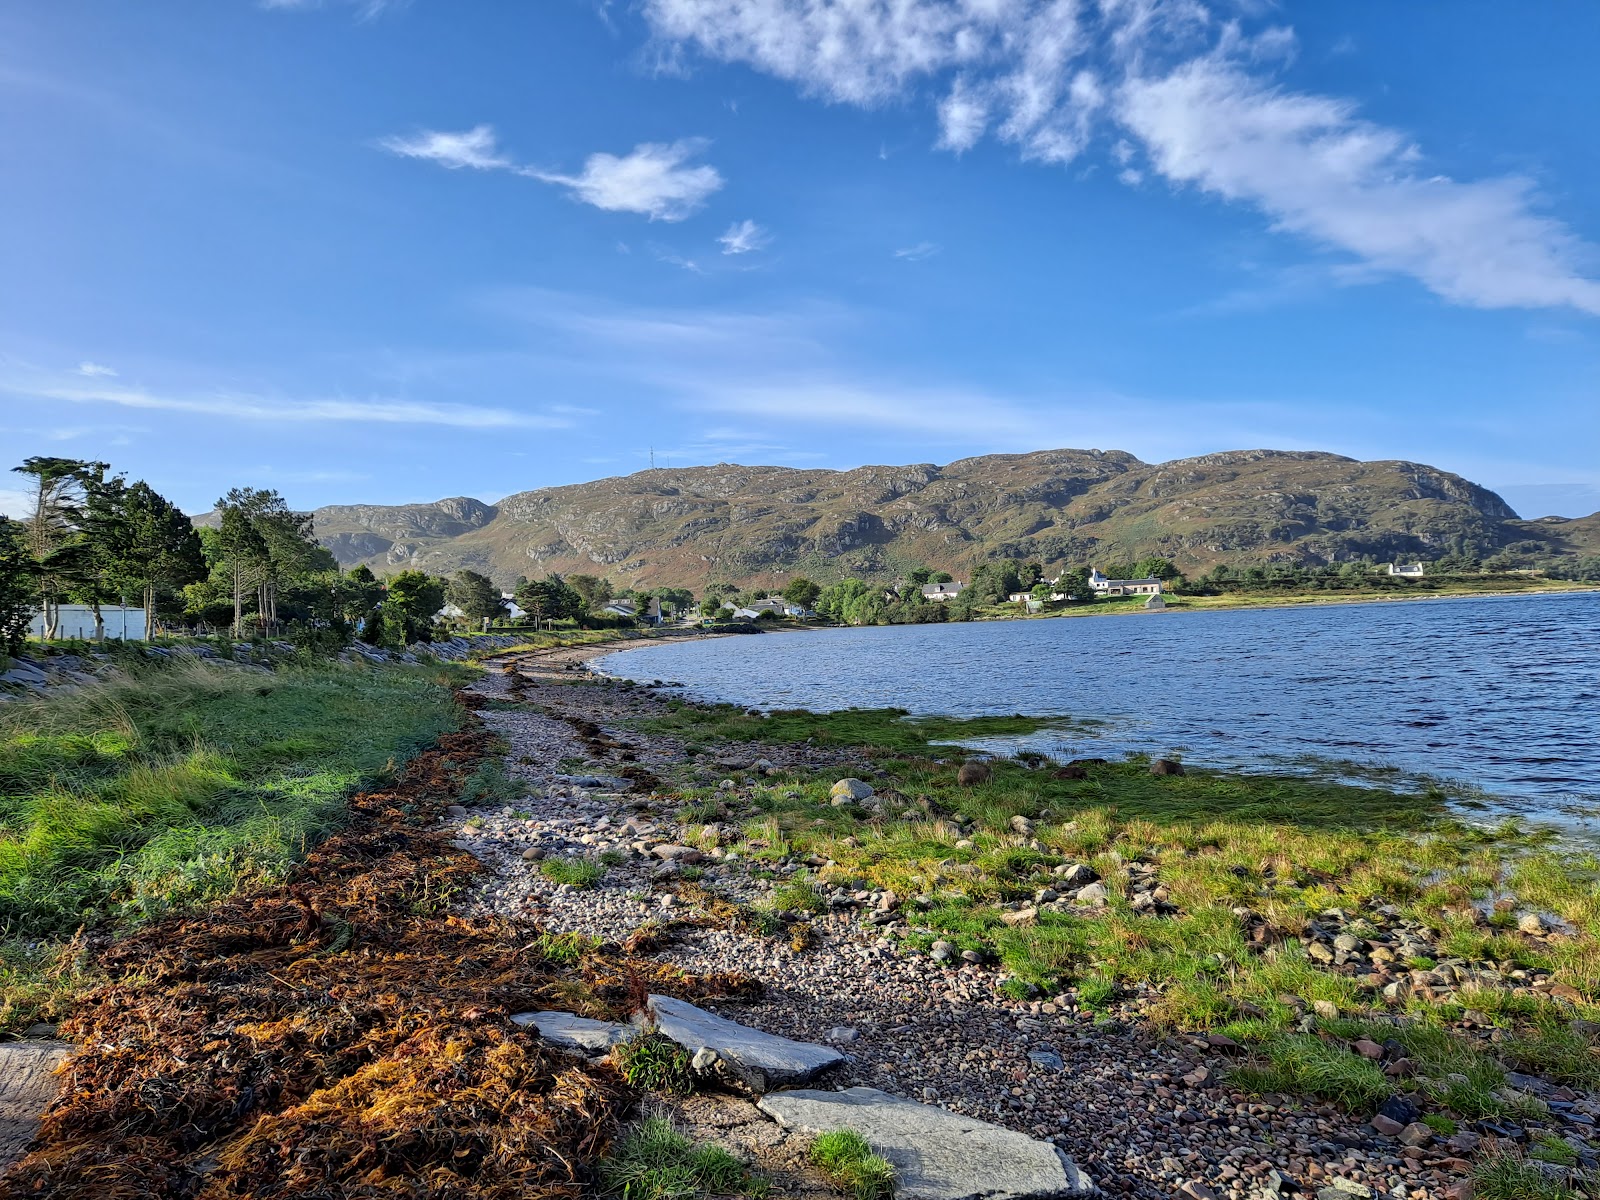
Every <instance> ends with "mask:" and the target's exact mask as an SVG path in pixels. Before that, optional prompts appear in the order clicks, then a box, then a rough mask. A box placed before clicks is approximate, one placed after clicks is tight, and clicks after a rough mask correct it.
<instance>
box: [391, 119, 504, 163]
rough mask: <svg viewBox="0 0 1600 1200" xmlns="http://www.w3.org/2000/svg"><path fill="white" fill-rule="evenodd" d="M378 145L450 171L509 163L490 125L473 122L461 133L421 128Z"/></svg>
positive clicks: (402, 155) (405, 156) (393, 152)
mask: <svg viewBox="0 0 1600 1200" xmlns="http://www.w3.org/2000/svg"><path fill="white" fill-rule="evenodd" d="M378 145H379V146H381V147H382V148H383V149H385V150H387V151H388V152H389V153H390V154H398V155H399V156H400V157H401V158H420V159H422V160H423V161H424V162H431V163H437V164H438V165H439V166H441V167H444V168H445V169H446V170H450V171H458V170H460V169H461V168H463V167H471V168H473V169H475V170H479V171H493V170H501V169H509V168H510V167H511V166H512V163H511V160H510V159H508V158H506V157H505V156H504V155H502V154H501V153H500V151H499V148H498V147H497V146H496V144H495V133H494V126H492V125H475V126H473V127H472V128H471V129H468V130H465V131H463V132H461V133H445V132H442V131H440V130H434V129H424V130H422V131H420V132H419V133H415V134H413V135H411V136H410V137H386V138H383V139H382V140H381V141H379V143H378Z"/></svg>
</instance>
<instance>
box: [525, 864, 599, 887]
mask: <svg viewBox="0 0 1600 1200" xmlns="http://www.w3.org/2000/svg"><path fill="white" fill-rule="evenodd" d="M539 872H540V873H541V874H542V875H543V876H544V877H545V878H546V879H548V880H550V881H551V882H552V883H564V884H567V885H568V886H570V887H575V888H591V887H593V886H594V885H595V884H597V883H599V882H600V880H601V879H603V878H604V877H605V873H606V869H605V867H604V866H602V865H601V864H600V863H598V862H595V861H594V860H593V859H588V858H547V859H545V860H544V861H543V862H541V863H540V864H539Z"/></svg>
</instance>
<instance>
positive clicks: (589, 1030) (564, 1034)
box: [511, 1012, 639, 1055]
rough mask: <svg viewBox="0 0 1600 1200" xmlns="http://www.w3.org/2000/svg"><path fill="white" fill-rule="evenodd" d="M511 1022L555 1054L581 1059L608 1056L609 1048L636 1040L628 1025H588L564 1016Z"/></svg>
mask: <svg viewBox="0 0 1600 1200" xmlns="http://www.w3.org/2000/svg"><path fill="white" fill-rule="evenodd" d="M511 1020H512V1021H513V1022H515V1023H516V1024H518V1025H532V1026H533V1027H534V1028H535V1029H537V1030H538V1031H539V1036H540V1037H541V1038H543V1039H544V1040H545V1041H547V1042H549V1043H550V1044H551V1045H552V1046H555V1047H556V1048H557V1049H558V1050H571V1051H575V1052H576V1053H579V1054H584V1055H593V1054H606V1053H609V1052H610V1050H611V1047H613V1046H615V1045H618V1044H619V1043H621V1042H626V1041H629V1040H631V1039H633V1038H636V1037H638V1036H639V1030H638V1029H637V1028H636V1027H634V1026H632V1025H618V1024H617V1023H616V1022H615V1021H591V1020H590V1019H589V1018H588V1017H576V1016H573V1015H572V1014H571V1013H564V1012H526V1013H516V1014H515V1015H514V1016H512V1018H511Z"/></svg>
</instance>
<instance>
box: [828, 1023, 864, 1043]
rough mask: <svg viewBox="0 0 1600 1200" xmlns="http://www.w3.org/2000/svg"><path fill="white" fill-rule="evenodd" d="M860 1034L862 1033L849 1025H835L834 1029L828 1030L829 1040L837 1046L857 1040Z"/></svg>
mask: <svg viewBox="0 0 1600 1200" xmlns="http://www.w3.org/2000/svg"><path fill="white" fill-rule="evenodd" d="M860 1036H861V1035H860V1034H859V1033H857V1032H856V1031H855V1030H854V1029H852V1028H851V1027H850V1026H849V1025H835V1026H834V1027H833V1028H832V1029H830V1030H828V1034H827V1037H828V1040H829V1041H830V1042H832V1043H833V1044H834V1045H836V1046H843V1045H846V1044H848V1043H850V1042H853V1041H855V1040H856V1039H857V1038H858V1037H860Z"/></svg>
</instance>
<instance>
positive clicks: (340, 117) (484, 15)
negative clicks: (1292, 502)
mask: <svg viewBox="0 0 1600 1200" xmlns="http://www.w3.org/2000/svg"><path fill="white" fill-rule="evenodd" d="M1597 60H1600V7H1596V6H1594V5H1592V4H1589V3H1586V2H1584V3H1579V2H1577V0H1570V2H1564V3H1563V2H1554V0H1553V2H1552V3H1548V4H1541V5H1534V6H1527V5H1509V4H1503V3H1500V4H1485V3H1465V2H1464V3H1454V4H1410V5H1391V4H1379V3H1350V4H1325V3H1316V4H1313V3H1283V4H1279V5H1268V4H1262V3H1239V2H1228V0H1218V2H1216V3H1212V4H1209V5H1205V4H1201V3H1199V2H1198V0H1100V2H1099V3H1096V2H1094V0H894V2H893V3H890V2H889V0H612V2H610V3H601V2H598V0H529V2H525V3H512V2H510V0H504V2H500V3H477V4H464V3H447V2H446V0H409V2H405V3H397V2H394V0H390V2H388V3H381V2H378V0H321V2H317V0H275V2H266V3H262V2H253V0H208V2H207V3H205V4H194V3H179V2H177V0H145V2H144V3H140V4H137V5H131V4H126V3H119V2H117V0H62V2H58V3H49V4H46V3H22V4H12V5H8V6H6V7H5V8H4V9H3V10H0V161H3V162H4V164H5V173H4V181H5V186H4V187H3V188H0V279H3V281H4V285H3V287H0V442H3V444H4V445H5V447H6V448H7V450H8V451H9V454H8V455H7V456H6V457H7V458H8V459H9V460H12V461H15V460H20V459H21V458H22V457H24V456H25V455H27V454H34V453H49V454H68V455H74V456H80V457H97V458H104V459H108V460H110V461H112V462H113V463H114V464H116V465H117V466H118V467H121V468H124V469H126V470H127V471H128V472H129V473H130V475H133V476H138V477H144V478H147V479H149V480H150V482H151V483H152V484H154V485H155V486H156V487H157V488H159V489H160V490H162V491H164V492H165V493H166V494H168V495H170V496H172V497H173V498H174V499H176V500H177V501H178V502H179V503H181V504H183V505H185V506H186V507H189V508H191V509H201V508H205V507H208V506H209V504H210V502H211V501H212V500H213V499H214V498H215V497H216V496H217V495H218V494H220V493H221V492H222V491H224V490H226V489H227V488H228V487H230V486H233V485H235V484H241V483H248V484H253V485H258V486H272V487H277V488H279V489H280V490H281V491H283V492H284V494H285V495H286V496H288V497H289V498H290V500H291V501H292V502H294V503H296V504H298V505H301V506H304V507H313V506H315V505H319V504H326V503H346V502H358V501H366V502H380V503H388V502H403V501H414V500H431V499H436V498H439V497H441V496H446V495H458V494H467V495H474V496H478V497H480V498H482V499H487V500H494V499H498V498H500V497H501V496H503V495H505V494H507V493H510V492H514V491H520V490H524V489H527V488H533V487H539V486H544V485H549V484H559V483H570V482H575V481H579V480H584V479H591V478H595V477H598V476H603V475H614V474H623V473H627V472H631V471H634V470H638V469H641V468H643V467H645V466H647V465H648V462H649V454H650V452H651V449H652V448H653V449H654V453H655V461H656V462H657V463H658V464H660V465H669V466H670V465H688V464H693V463H710V462H719V461H735V462H764V463H780V464H789V465H795V466H828V467H851V466H856V465H860V464H862V463H873V462H877V463H905V462H946V461H949V460H950V459H953V458H958V457H964V456H967V455H972V454H981V453H989V452H995V451H1019V450H1030V449H1040V448H1045V447H1056V446H1074V447H1098V448H1103V449H1112V448H1114V449H1124V450H1128V451H1131V452H1133V453H1135V454H1137V455H1138V456H1139V457H1141V458H1144V459H1146V460H1149V461H1162V460H1167V459H1172V458H1178V457H1185V456H1189V455H1195V454H1203V453H1208V452H1211V451H1217V450H1226V449H1239V448H1250V447H1258V446H1266V447H1274V448H1316V449H1326V450H1333V451H1336V452H1339V453H1344V454H1348V455H1352V456H1354V457H1359V458H1409V459H1415V460H1420V461H1424V462H1429V463H1433V464H1435V465H1437V466H1440V467H1443V468H1446V469H1448V470H1454V471H1458V472H1460V473H1462V474H1464V475H1467V476H1469V477H1470V478H1473V479H1475V480H1477V481H1479V482H1482V483H1484V484H1487V485H1488V486H1491V487H1494V488H1496V489H1498V490H1500V491H1501V492H1502V493H1503V494H1505V495H1506V496H1507V498H1508V499H1509V500H1510V501H1511V502H1512V504H1513V505H1514V506H1515V507H1516V508H1517V509H1518V510H1519V511H1521V512H1522V513H1523V515H1525V516H1538V515H1543V514H1545V513H1552V512H1553V513H1560V514H1563V515H1580V514H1583V513H1587V512H1590V511H1594V510H1595V509H1600V458H1597V455H1596V453H1595V451H1596V448H1597V447H1600V403H1597V394H1596V392H1597V388H1596V381H1597V379H1600V370H1597V368H1600V250H1597V243H1600V158H1597V157H1596V156H1595V155H1594V153H1593V128H1592V125H1593V114H1594V113H1596V112H1600V73H1596V72H1595V71H1594V70H1593V69H1592V65H1593V63H1594V62H1595V61H1597ZM4 486H7V485H5V484H4V481H3V480H0V487H4ZM15 502H16V497H15V495H14V494H11V495H7V494H4V493H0V507H3V506H5V505H7V504H10V505H12V506H14V505H15Z"/></svg>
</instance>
